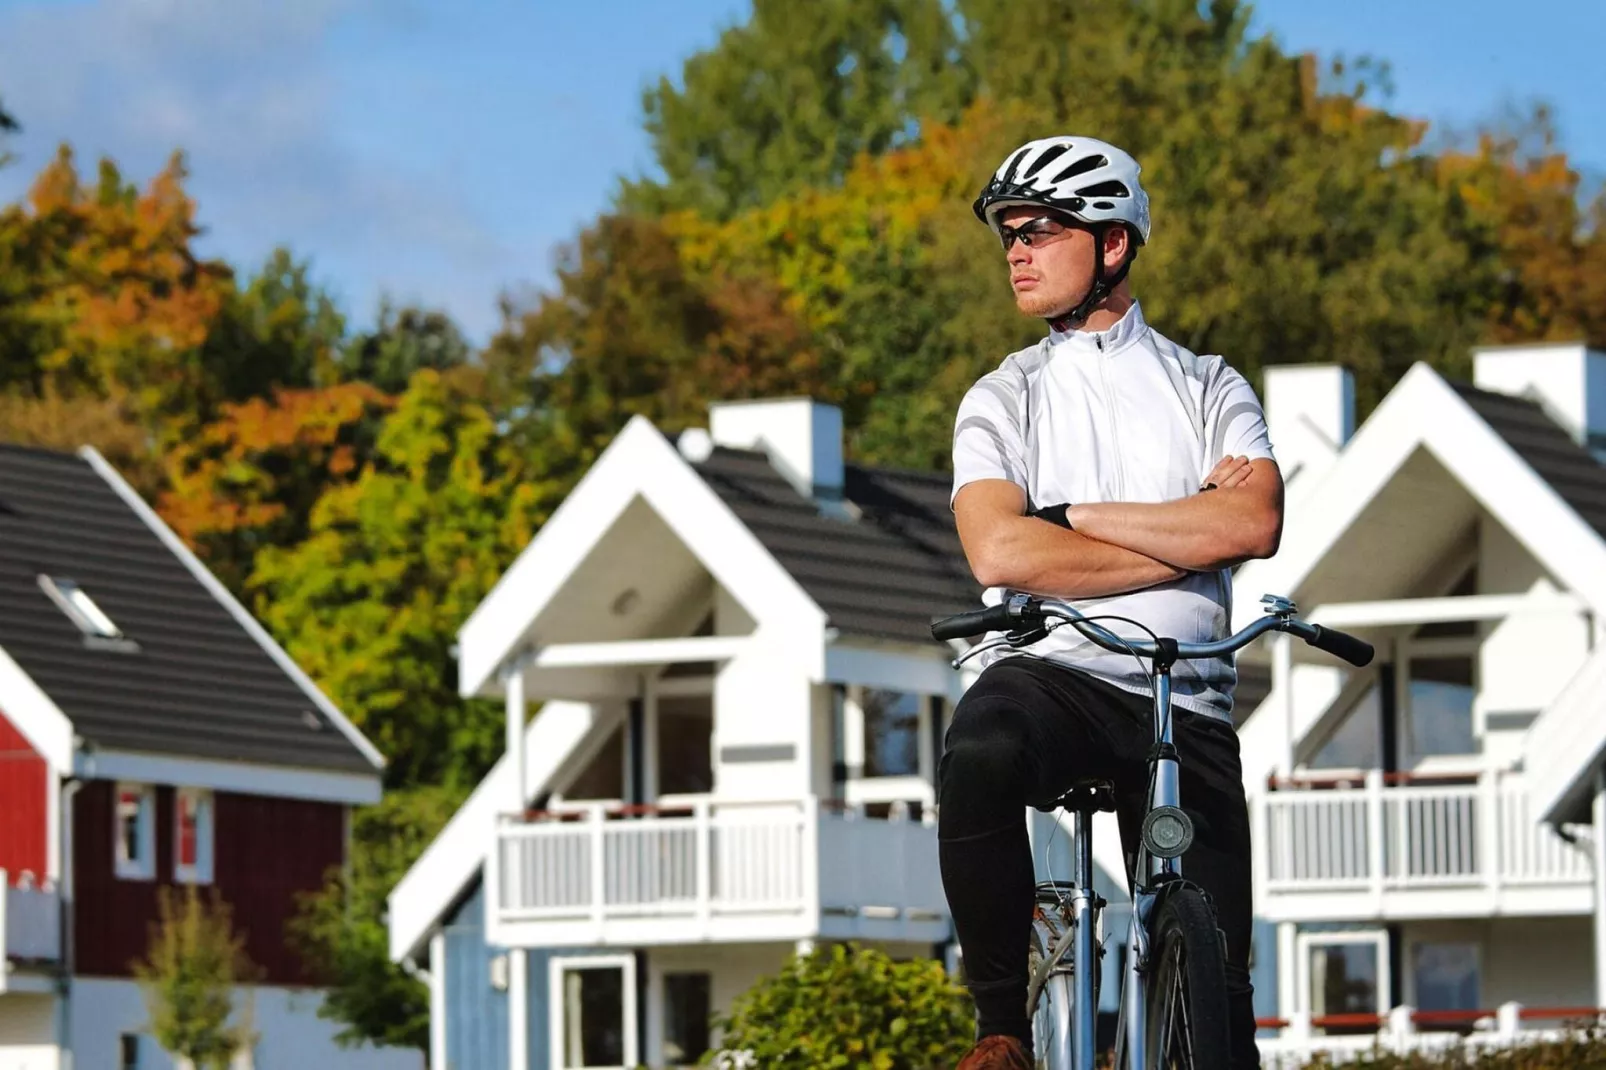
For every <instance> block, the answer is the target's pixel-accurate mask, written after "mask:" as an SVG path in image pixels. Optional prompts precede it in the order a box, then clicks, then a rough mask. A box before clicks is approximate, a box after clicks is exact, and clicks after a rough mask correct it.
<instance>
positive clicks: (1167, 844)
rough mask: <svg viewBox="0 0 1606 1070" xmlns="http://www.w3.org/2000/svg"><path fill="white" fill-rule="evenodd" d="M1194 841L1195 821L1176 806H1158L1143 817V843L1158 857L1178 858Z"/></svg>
mask: <svg viewBox="0 0 1606 1070" xmlns="http://www.w3.org/2000/svg"><path fill="white" fill-rule="evenodd" d="M1192 843H1193V821H1192V820H1191V819H1190V818H1189V817H1188V815H1187V814H1185V813H1183V812H1182V811H1181V810H1180V809H1178V808H1177V807H1175V806H1157V807H1155V808H1154V809H1153V810H1150V811H1149V814H1148V816H1147V817H1145V818H1144V819H1143V845H1144V846H1145V847H1147V848H1148V849H1149V853H1150V854H1152V855H1154V856H1155V857H1156V858H1176V857H1178V856H1179V855H1181V854H1182V853H1183V852H1184V851H1186V850H1187V849H1188V847H1189V846H1190V845H1192Z"/></svg>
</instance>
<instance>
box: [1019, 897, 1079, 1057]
mask: <svg viewBox="0 0 1606 1070" xmlns="http://www.w3.org/2000/svg"><path fill="white" fill-rule="evenodd" d="M1052 953H1053V948H1050V947H1045V946H1044V945H1043V933H1042V930H1040V929H1039V928H1038V927H1037V926H1035V925H1033V926H1032V943H1031V951H1030V954H1029V955H1028V958H1027V967H1026V968H1027V973H1028V975H1031V974H1034V973H1036V972H1037V964H1038V963H1040V962H1042V961H1043V960H1044V959H1046V958H1048V956H1049V955H1051V954H1052ZM1073 998H1074V994H1073V992H1072V990H1071V975H1070V974H1068V973H1056V974H1053V975H1051V976H1050V977H1049V979H1048V981H1047V982H1046V983H1045V984H1044V985H1043V988H1042V990H1041V991H1040V992H1039V993H1038V996H1037V1006H1036V1007H1034V1008H1032V1023H1031V1025H1032V1066H1033V1067H1035V1068H1036V1070H1071V1065H1070V1061H1069V1060H1066V1061H1064V1063H1063V1064H1062V1063H1061V1062H1060V1061H1059V1060H1052V1059H1051V1058H1050V1055H1051V1053H1052V1052H1053V1051H1054V1050H1055V1049H1054V1040H1055V1038H1056V1037H1057V1036H1058V1034H1059V1031H1060V1030H1062V1029H1063V1030H1067V1031H1069V1030H1071V1029H1073V1028H1074V1025H1073V1022H1072V1018H1071V1002H1072V1000H1073ZM1065 1046H1066V1047H1067V1048H1069V1046H1070V1037H1069V1035H1067V1037H1066V1045H1065Z"/></svg>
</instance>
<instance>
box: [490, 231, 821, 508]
mask: <svg viewBox="0 0 1606 1070" xmlns="http://www.w3.org/2000/svg"><path fill="white" fill-rule="evenodd" d="M558 280H559V288H558V292H557V293H555V294H551V295H548V296H546V297H544V298H543V299H542V300H541V301H539V302H538V303H537V304H536V305H534V306H533V307H531V308H529V309H525V310H523V311H520V312H517V313H515V314H514V315H513V316H511V317H510V319H509V320H508V322H507V323H506V324H505V325H504V327H503V329H502V331H500V332H499V333H498V335H497V337H496V338H495V339H493V340H492V342H491V345H490V347H489V349H488V352H487V354H486V362H487V365H488V366H489V367H490V368H491V369H492V374H493V376H494V378H495V379H496V381H497V382H498V383H500V384H504V385H503V386H501V387H499V388H498V389H499V392H500V391H507V392H509V393H511V394H517V393H518V392H520V391H521V390H522V393H523V403H522V404H520V405H517V406H514V409H515V410H516V411H517V412H518V413H520V414H522V418H523V419H524V420H526V421H534V424H535V426H538V427H539V428H540V432H539V433H540V434H541V435H542V436H543V438H542V441H543V442H544V443H545V450H546V451H547V452H548V453H549V454H550V460H549V462H548V463H549V464H550V466H551V468H550V471H551V474H552V475H553V477H554V478H556V479H558V480H559V481H560V482H561V483H562V484H563V485H565V486H567V485H569V484H571V483H572V482H573V481H575V480H577V479H578V478H579V476H580V474H581V473H583V472H584V471H585V470H586V468H587V467H589V465H590V464H591V463H592V462H593V461H594V460H595V459H596V458H597V456H598V455H599V454H600V453H601V452H602V450H603V449H604V448H605V447H606V446H607V444H608V442H610V441H611V440H612V438H613V436H614V435H616V434H617V433H618V432H619V430H620V429H621V428H622V427H623V426H624V424H625V422H626V421H627V420H629V418H630V417H631V416H634V415H638V414H639V415H643V416H646V417H648V418H650V419H652V420H654V421H655V422H656V423H658V425H659V426H660V427H662V428H663V429H664V430H665V431H666V432H671V433H673V432H675V431H678V430H680V429H682V428H684V427H686V426H689V425H691V424H694V423H701V422H702V421H703V419H704V418H705V415H706V408H707V403H708V402H709V401H710V400H715V399H733V398H746V397H755V396H765V395H773V394H778V393H793V392H803V393H815V392H817V391H818V390H820V389H821V388H822V387H823V381H822V379H821V377H820V369H819V361H818V358H817V356H816V354H815V352H814V350H813V348H812V345H811V339H810V337H809V334H808V332H807V331H806V330H805V329H804V328H803V326H802V325H801V324H800V323H798V322H797V319H796V317H794V316H793V315H792V314H791V312H790V311H789V309H787V307H786V305H785V302H784V300H783V298H782V296H781V293H780V291H779V289H778V287H776V285H775V284H774V283H773V282H771V281H770V280H769V279H768V278H765V277H763V276H761V275H748V274H740V273H737V272H707V273H704V275H703V277H701V278H694V277H692V275H691V274H690V273H689V272H688V270H687V265H686V263H685V261H684V260H683V258H682V254H681V250H680V247H679V245H678V243H677V242H676V240H675V239H674V238H673V237H672V236H671V235H670V234H669V233H668V232H667V231H666V229H665V228H664V227H663V226H662V225H661V224H660V223H659V222H658V221H656V220H652V219H648V218H644V217H641V216H630V215H608V216H603V217H602V218H601V219H599V220H598V221H597V222H596V224H595V225H593V226H592V227H590V228H588V229H587V230H586V231H585V232H584V233H583V234H582V235H581V236H580V240H579V242H578V243H577V244H576V245H575V246H573V247H570V248H569V249H566V250H565V251H564V254H563V256H562V257H561V259H560V262H559V267H558Z"/></svg>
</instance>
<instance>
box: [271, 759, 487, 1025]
mask: <svg viewBox="0 0 1606 1070" xmlns="http://www.w3.org/2000/svg"><path fill="white" fill-rule="evenodd" d="M462 799H463V794H462V793H461V792H460V791H455V790H451V789H447V788H441V787H414V788H407V789H403V790H398V791H390V792H387V793H386V794H385V797H384V799H383V800H381V801H380V803H379V804H378V805H376V806H370V807H365V808H364V809H361V810H358V811H357V812H356V813H355V815H354V819H353V822H352V852H351V858H350V860H349V863H348V867H347V868H345V869H342V868H338V867H337V868H335V869H332V870H331V871H330V873H329V877H328V881H327V883H326V884H325V886H324V888H323V890H322V891H320V892H317V893H315V894H309V895H307V896H305V897H304V898H303V899H302V902H301V904H300V912H299V914H298V916H297V918H296V920H295V921H294V922H293V923H292V925H291V938H292V940H293V941H294V942H295V945H296V947H297V948H298V950H299V951H300V952H301V955H302V957H303V959H304V961H306V962H307V963H308V964H309V965H310V966H311V968H312V969H313V971H314V972H315V974H316V975H317V976H319V977H320V978H321V979H322V980H323V981H324V983H325V984H327V985H328V986H329V989H328V992H327V994H326V995H325V996H324V1000H323V1003H322V1004H321V1005H320V1007H319V1008H318V1015H319V1017H322V1018H326V1019H329V1020H332V1021H337V1022H340V1023H342V1028H341V1029H340V1031H339V1032H338V1033H337V1034H336V1035H335V1037H336V1040H337V1041H338V1042H339V1043H341V1044H342V1045H354V1044H360V1043H362V1042H364V1041H370V1042H372V1043H375V1044H385V1045H393V1046H397V1047H407V1048H417V1049H419V1050H420V1051H425V1052H427V1051H428V1050H429V990H428V988H427V987H426V986H425V985H424V984H423V983H422V982H420V981H419V980H418V979H417V978H416V977H414V976H412V975H411V974H409V973H408V972H407V971H405V970H403V969H402V968H401V966H399V965H398V964H396V963H395V962H392V961H391V959H390V934H389V932H388V930H387V929H386V927H385V919H386V917H387V915H388V908H387V904H386V900H387V898H388V897H389V895H390V893H391V891H392V890H393V889H394V888H395V886H396V883H397V882H398V881H400V880H401V878H402V877H403V876H404V875H405V874H406V872H407V869H408V867H409V866H411V865H412V864H413V863H414V862H416V861H417V860H418V857H419V856H420V855H421V854H422V853H423V851H424V849H425V848H426V847H428V846H429V844H430V841H432V840H433V839H434V838H435V836H436V834H437V833H439V832H440V830H441V829H442V828H444V827H445V825H446V822H447V821H448V820H450V818H451V816H452V814H453V813H454V812H455V811H456V809H457V807H458V805H459V804H460V803H461V802H462Z"/></svg>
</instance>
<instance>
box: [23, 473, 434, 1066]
mask: <svg viewBox="0 0 1606 1070" xmlns="http://www.w3.org/2000/svg"><path fill="white" fill-rule="evenodd" d="M382 766H383V758H382V757H381V756H380V754H379V753H378V751H376V750H375V749H374V747H373V745H372V744H371V743H369V742H368V740H367V739H365V738H364V737H363V735H362V733H361V732H359V731H358V730H357V729H356V727H355V726H353V725H352V724H351V723H350V722H349V721H348V720H346V718H345V717H344V716H342V715H341V713H340V711H339V710H338V709H337V708H336V707H335V706H334V704H333V703H331V702H330V701H329V699H328V698H327V697H326V696H324V695H323V694H322V693H321V692H320V691H319V690H318V688H317V687H316V686H315V685H314V684H313V683H312V681H311V680H310V679H308V678H307V676H306V674H305V673H303V672H302V671H301V670H300V669H299V668H297V666H296V665H295V663H294V662H292V661H291V660H290V658H289V656H288V655H287V654H286V653H285V652H284V650H283V649H282V648H281V647H280V646H279V645H278V644H277V643H276V642H274V640H273V639H272V638H271V637H270V636H269V635H268V634H267V632H266V631H265V630H264V629H263V628H262V627H261V625H259V624H258V623H257V622H256V621H255V620H254V619H253V618H252V617H251V615H250V614H249V613H248V612H247V611H246V610H245V608H244V607H242V606H241V605H240V603H239V602H238V601H237V600H236V599H235V598H234V597H233V596H232V595H230V594H229V592H228V591H227V590H226V589H225V588H224V587H223V585H222V584H221V583H219V582H218V581H217V579H216V578H215V577H214V576H212V574H211V573H209V572H208V571H207V569H206V567H205V566H204V565H202V564H201V562H200V561H199V560H198V559H197V558H196V557H195V555H194V554H192V553H191V552H190V551H189V550H188V548H186V547H185V546H184V544H183V543H182V542H181V541H180V540H179V538H178V537H177V536H176V535H175V534H174V533H173V532H172V531H171V530H170V529H169V528H168V527H167V526H166V525H165V524H164V523H163V522H162V520H161V519H160V518H159V517H158V516H157V515H156V513H155V512H154V511H153V510H152V509H151V508H150V507H149V506H148V505H147V504H146V503H145V502H144V501H143V500H141V499H140V497H139V495H138V494H137V493H136V492H135V491H134V490H133V489H132V488H131V487H129V485H128V484H127V483H126V482H124V481H123V479H122V478H120V477H119V476H118V474H117V473H116V472H115V471H114V470H113V469H112V468H111V467H110V466H109V465H108V464H107V463H106V461H105V460H104V459H103V458H102V457H100V456H99V455H98V454H97V453H95V452H94V451H93V450H90V449H85V450H83V451H81V452H80V453H77V454H72V453H60V452H55V451H49V450H39V449H31V448H25V447H18V446H7V445H0V886H3V888H4V895H3V896H0V964H3V968H0V1064H4V1065H8V1066H13V1065H26V1066H28V1067H35V1066H37V1067H72V1066H79V1067H91V1066H92V1067H97V1068H99V1067H109V1068H114V1070H131V1068H141V1070H143V1068H146V1067H157V1066H166V1065H168V1060H167V1057H166V1056H165V1055H164V1054H163V1053H161V1051H160V1049H159V1048H158V1047H157V1046H156V1045H155V1043H154V1041H152V1040H151V1038H150V1037H149V1036H148V1034H147V1032H146V1022H147V1014H146V1008H145V1006H144V1003H143V1001H142V998H141V995H140V991H139V988H138V985H137V984H136V983H135V981H134V980H133V975H132V970H131V966H130V964H131V962H132V961H133V960H134V959H136V958H138V957H140V956H141V955H142V954H143V953H144V951H145V949H146V946H147V942H148V939H149V927H150V925H151V923H152V922H153V921H154V920H155V919H156V917H157V893H158V889H160V888H162V887H163V886H166V885H175V884H198V885H205V886H210V887H212V888H215V889H216V890H217V891H218V892H219V893H221V895H222V896H223V897H224V898H225V899H227V900H228V902H229V903H230V904H231V905H232V907H233V912H234V918H235V922H236V925H237V926H238V927H239V929H240V930H241V931H242V932H243V935H244V939H245V946H246V950H247V953H248V954H249V955H250V957H251V959H252V960H253V961H254V962H255V963H256V965H257V966H258V967H259V968H260V970H261V973H262V977H261V982H260V983H259V984H256V985H253V986H252V987H251V988H250V990H249V1005H250V1009H251V1014H252V1026H253V1028H254V1029H255V1030H256V1031H257V1032H258V1033H259V1034H260V1041H259V1043H258V1045H257V1047H256V1049H255V1051H254V1052H252V1053H250V1057H249V1058H247V1059H244V1060H242V1065H255V1066H258V1067H266V1066H292V1065H294V1066H319V1067H323V1066H342V1067H344V1066H361V1067H369V1066H372V1067H417V1066H419V1065H420V1063H421V1059H420V1057H419V1055H418V1053H416V1052H403V1051H396V1050H384V1049H371V1048H369V1049H355V1050H347V1049H341V1048H339V1047H337V1046H336V1045H335V1044H334V1042H333V1034H334V1032H335V1029H336V1027H335V1025H334V1024H333V1023H330V1022H326V1021H323V1020H322V1019H320V1018H318V1016H317V1010H318V1006H319V1003H320V1002H321V994H320V992H319V990H318V989H317V988H316V986H315V983H314V982H315V978H313V977H311V976H310V975H309V973H308V971H307V968H306V966H305V964H304V963H302V962H301V961H300V959H299V957H298V956H297V955H296V953H295V951H294V950H293V949H292V947H291V946H290V944H289V943H288V941H287V922H288V921H289V919H290V918H291V917H292V916H293V914H294V913H295V910H296V906H297V903H296V897H297V894H298V893H301V892H304V891H311V890H315V889H317V888H319V887H321V886H322V885H323V883H324V880H325V877H326V874H327V873H328V871H329V870H330V868H331V867H334V866H338V865H341V864H342V863H343V862H344V860H345V857H346V842H347V836H348V832H349V822H350V812H351V808H352V807H353V806H355V805H359V804H364V803H372V802H375V801H377V800H378V799H379V796H380V770H381V768H382Z"/></svg>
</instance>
